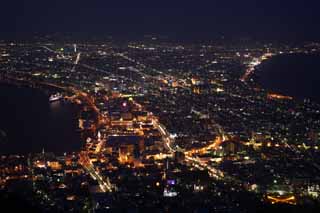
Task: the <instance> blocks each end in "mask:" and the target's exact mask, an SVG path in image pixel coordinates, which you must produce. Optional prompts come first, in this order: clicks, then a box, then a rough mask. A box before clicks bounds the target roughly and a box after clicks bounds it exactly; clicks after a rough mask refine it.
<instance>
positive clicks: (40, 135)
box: [0, 84, 81, 154]
mask: <svg viewBox="0 0 320 213" xmlns="http://www.w3.org/2000/svg"><path fill="white" fill-rule="evenodd" d="M77 114H78V109H77V106H75V105H72V104H70V103H62V102H60V101H58V102H52V103H50V102H49V101H48V96H47V95H46V94H45V93H44V92H42V91H40V90H37V89H32V88H26V87H16V86H13V85H7V84H0V154H26V153H39V152H41V151H42V149H44V150H45V151H46V152H54V153H57V154H62V153H63V152H71V151H77V150H79V149H80V147H81V139H80V133H79V132H78V131H77V125H78V120H77Z"/></svg>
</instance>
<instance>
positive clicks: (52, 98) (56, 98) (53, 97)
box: [49, 93, 62, 102]
mask: <svg viewBox="0 0 320 213" xmlns="http://www.w3.org/2000/svg"><path fill="white" fill-rule="evenodd" d="M60 99H62V95H61V94H60V93H56V94H52V95H51V96H50V97H49V102H54V101H59V100H60Z"/></svg>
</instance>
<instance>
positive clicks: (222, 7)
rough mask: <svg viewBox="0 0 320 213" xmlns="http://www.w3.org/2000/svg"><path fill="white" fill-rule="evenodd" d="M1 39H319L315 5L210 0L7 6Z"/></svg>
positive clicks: (319, 17)
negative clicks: (64, 36) (49, 36)
mask: <svg viewBox="0 0 320 213" xmlns="http://www.w3.org/2000/svg"><path fill="white" fill-rule="evenodd" d="M3 5H4V6H3V7H2V8H1V11H0V12H1V14H0V20H1V21H0V23H1V28H2V29H1V32H2V33H1V34H0V39H23V38H29V37H32V36H35V35H39V34H41V35H44V34H54V33H60V34H72V35H73V36H75V37H79V38H82V37H90V36H101V35H114V36H119V37H129V38H130V37H137V36H142V35H145V34H157V35H159V34H160V35H168V36H171V37H174V38H182V39H208V38H216V37H222V36H225V37H228V38H238V37H240V38H242V37H243V38H257V39H275V40H287V39H290V40H291V39H292V40H318V39H319V38H320V29H319V28H318V27H317V23H318V20H320V14H318V13H317V8H318V6H319V3H317V2H316V1H311V2H308V4H303V2H302V1H288V0H285V1H281V2H277V1H273V0H271V1H268V2H267V3H266V2H263V3H256V2H254V1H246V2H240V3H239V2H238V1H224V2H220V1H219V2H218V1H211V2H210V3H209V2H202V3H201V4H190V3H189V4H188V3H180V4H178V3H177V2H176V3H171V4H165V3H161V4H156V3H153V4H151V3H145V2H139V3H135V4H133V3H124V2H122V3H112V2H111V3H110V2H98V1H90V2H84V1H68V2H62V1H54V2H50V3H48V2H43V1H24V0H13V1H10V2H8V1H7V2H5V3H4V4H3Z"/></svg>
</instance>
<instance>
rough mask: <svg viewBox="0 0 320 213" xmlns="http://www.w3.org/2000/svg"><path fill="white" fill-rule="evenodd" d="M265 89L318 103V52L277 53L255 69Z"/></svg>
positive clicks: (319, 100)
mask: <svg viewBox="0 0 320 213" xmlns="http://www.w3.org/2000/svg"><path fill="white" fill-rule="evenodd" d="M256 72H257V73H256V75H257V76H258V77H257V81H258V83H259V84H260V85H261V86H262V87H263V88H265V89H267V90H270V91H273V92H278V93H281V94H284V95H290V96H293V97H295V98H297V99H301V100H303V99H305V98H307V99H311V100H312V101H315V102H318V103H320V53H317V54H289V55H278V56H275V57H273V58H271V59H269V60H266V61H264V62H263V63H262V64H261V65H260V66H259V67H258V68H257V70H256Z"/></svg>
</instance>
